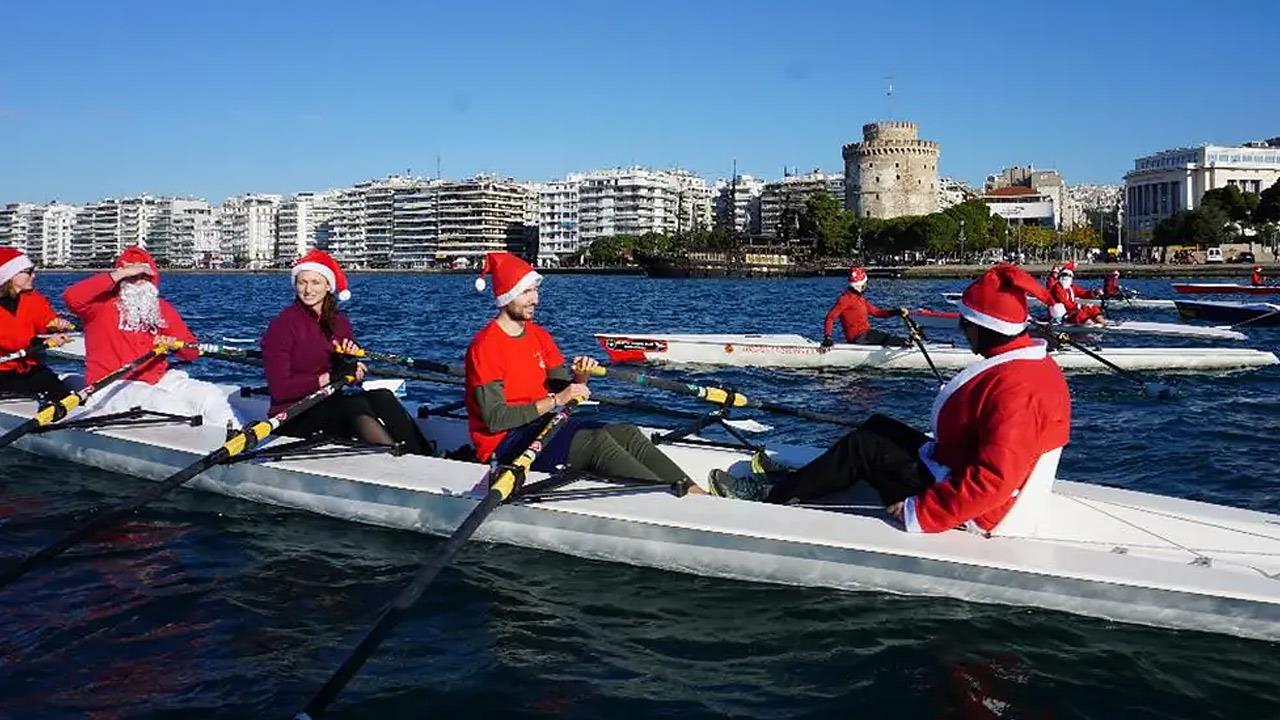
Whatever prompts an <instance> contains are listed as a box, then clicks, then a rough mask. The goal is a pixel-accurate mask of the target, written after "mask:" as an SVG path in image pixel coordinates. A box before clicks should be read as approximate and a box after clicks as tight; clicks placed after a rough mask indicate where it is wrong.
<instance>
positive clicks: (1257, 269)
mask: <svg viewBox="0 0 1280 720" xmlns="http://www.w3.org/2000/svg"><path fill="white" fill-rule="evenodd" d="M1249 284H1250V285H1252V286H1254V287H1261V286H1262V285H1265V284H1266V281H1265V280H1263V278H1262V266H1261V265H1254V266H1253V272H1252V273H1250V274H1249Z"/></svg>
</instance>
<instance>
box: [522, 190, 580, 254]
mask: <svg viewBox="0 0 1280 720" xmlns="http://www.w3.org/2000/svg"><path fill="white" fill-rule="evenodd" d="M578 182H579V181H578V180H553V181H552V182H546V183H535V184H533V185H532V186H531V188H530V189H531V190H532V191H533V192H534V193H536V196H537V203H536V207H537V226H538V265H539V266H540V267H559V266H560V265H562V264H563V263H564V261H565V259H567V258H569V257H571V256H573V255H574V254H576V253H577V252H578V250H579V249H580V248H581V246H582V239H581V237H580V236H579V234H578Z"/></svg>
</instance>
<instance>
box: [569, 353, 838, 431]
mask: <svg viewBox="0 0 1280 720" xmlns="http://www.w3.org/2000/svg"><path fill="white" fill-rule="evenodd" d="M591 374H592V375H594V376H597V377H607V378H614V379H616V380H624V381H626V382H630V383H634V384H636V385H647V386H649V387H655V388H658V389H659V390H666V391H668V392H673V393H677V394H680V395H688V396H690V397H695V398H698V399H699V400H704V401H706V402H709V403H712V404H715V405H727V406H729V407H749V408H756V409H759V410H765V411H767V412H772V413H777V414H779V415H791V416H794V417H798V418H804V419H806V420H815V421H817V422H825V423H831V424H832V425H844V426H847V427H857V425H858V423H855V422H852V421H850V420H847V419H845V418H842V417H837V416H835V415H826V414H824V413H819V412H814V411H812V410H805V409H803V408H793V407H788V406H786V405H778V404H777V403H772V402H769V401H767V400H756V399H754V398H748V397H747V396H746V395H743V394H742V393H739V392H733V391H729V390H726V389H724V388H719V387H715V386H713V385H691V384H686V383H682V382H676V381H675V380H667V379H666V378H660V377H654V376H653V375H646V374H644V373H638V372H633V371H630V370H619V369H618V368H616V367H605V366H603V365H598V366H596V367H595V368H592V370H591Z"/></svg>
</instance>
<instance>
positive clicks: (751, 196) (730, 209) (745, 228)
mask: <svg viewBox="0 0 1280 720" xmlns="http://www.w3.org/2000/svg"><path fill="white" fill-rule="evenodd" d="M764 185H765V183H764V180H761V179H759V178H754V177H751V176H750V175H739V176H738V177H737V178H736V181H735V180H732V179H731V180H724V179H720V180H717V181H716V183H715V186H714V188H713V190H712V192H713V196H714V200H713V202H712V205H713V208H712V213H713V216H714V219H715V226H716V227H718V228H723V229H724V230H726V231H729V232H738V233H744V234H746V235H759V234H760V196H761V195H762V194H763V193H764Z"/></svg>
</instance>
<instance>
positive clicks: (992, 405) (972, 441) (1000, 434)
mask: <svg viewBox="0 0 1280 720" xmlns="http://www.w3.org/2000/svg"><path fill="white" fill-rule="evenodd" d="M1070 429H1071V394H1070V393H1069V391H1068V390H1067V381H1066V378H1065V377H1063V375H1062V370H1061V369H1060V368H1059V367H1058V364H1057V363H1055V362H1054V361H1053V359H1052V358H1050V357H1049V356H1048V354H1047V353H1046V349H1045V344H1044V342H1043V341H1039V340H1032V339H1030V338H1028V337H1025V336H1023V337H1020V338H1017V339H1015V340H1012V341H1010V342H1009V343H1007V344H1005V345H1004V346H1002V347H1000V348H998V349H997V350H996V352H995V353H994V354H992V355H991V356H990V357H987V358H985V359H983V360H980V361H978V362H976V363H974V364H972V365H970V366H969V367H967V368H965V370H964V371H963V372H961V373H960V374H959V375H956V376H955V377H954V378H952V379H951V382H948V383H947V384H946V386H945V387H943V388H942V390H941V391H940V392H939V393H938V397H937V399H935V400H934V403H933V436H934V440H933V441H932V442H929V443H927V444H925V445H924V446H923V447H922V448H920V458H921V459H922V460H923V461H924V462H925V464H926V465H928V466H929V469H930V470H931V471H932V472H933V475H934V477H935V478H936V483H935V484H934V485H933V487H931V488H929V489H928V490H926V491H924V492H923V493H921V494H920V495H917V496H915V497H911V498H908V499H907V501H906V503H905V504H904V507H903V522H904V523H905V524H906V527H907V530H909V531H911V532H942V531H944V530H950V529H952V528H954V527H957V526H959V525H963V524H965V523H968V522H970V521H972V522H973V523H974V524H976V525H977V526H978V528H980V529H982V530H984V531H990V530H991V529H992V528H994V527H995V526H996V525H998V524H999V523H1000V521H1001V520H1002V519H1003V518H1004V516H1005V515H1006V514H1007V513H1008V512H1009V509H1010V508H1012V507H1013V504H1014V502H1015V500H1016V494H1017V492H1018V491H1019V490H1020V489H1021V488H1022V486H1023V485H1024V484H1025V483H1026V481H1027V478H1028V477H1029V476H1030V475H1031V471H1032V469H1034V468H1035V465H1036V463H1037V462H1038V461H1039V460H1040V456H1041V455H1044V454H1045V453H1048V452H1052V451H1054V450H1056V449H1058V448H1060V447H1062V446H1064V445H1066V444H1067V440H1068V438H1069V436H1070Z"/></svg>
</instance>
